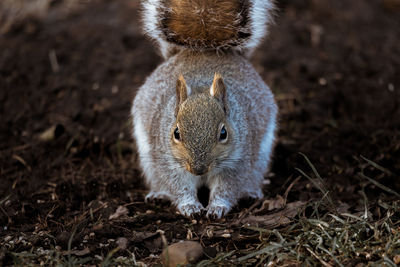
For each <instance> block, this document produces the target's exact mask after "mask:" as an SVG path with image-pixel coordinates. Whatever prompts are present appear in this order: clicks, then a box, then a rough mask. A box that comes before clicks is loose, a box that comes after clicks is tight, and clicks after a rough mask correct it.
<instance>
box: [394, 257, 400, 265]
mask: <svg viewBox="0 0 400 267" xmlns="http://www.w3.org/2000/svg"><path fill="white" fill-rule="evenodd" d="M393 261H394V263H396V264H397V265H399V264H400V255H396V256H394V257H393Z"/></svg>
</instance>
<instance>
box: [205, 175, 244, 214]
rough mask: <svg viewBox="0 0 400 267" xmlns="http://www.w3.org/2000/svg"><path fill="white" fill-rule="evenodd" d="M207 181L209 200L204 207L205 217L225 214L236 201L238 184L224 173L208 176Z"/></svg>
mask: <svg viewBox="0 0 400 267" xmlns="http://www.w3.org/2000/svg"><path fill="white" fill-rule="evenodd" d="M208 181H209V182H208V184H209V188H210V200H209V203H208V206H207V208H206V210H207V217H212V218H217V219H219V218H221V217H222V216H224V215H226V214H227V213H228V212H229V211H230V210H231V208H232V207H233V205H235V204H236V202H237V201H238V199H239V192H238V187H240V184H237V181H232V180H231V179H229V177H227V176H225V175H217V176H214V177H209V179H208ZM232 182H233V183H232Z"/></svg>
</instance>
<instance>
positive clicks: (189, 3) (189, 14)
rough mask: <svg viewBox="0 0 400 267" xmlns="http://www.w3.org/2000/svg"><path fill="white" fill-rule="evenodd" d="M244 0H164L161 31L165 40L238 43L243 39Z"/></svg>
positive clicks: (195, 44)
mask: <svg viewBox="0 0 400 267" xmlns="http://www.w3.org/2000/svg"><path fill="white" fill-rule="evenodd" d="M247 2H248V1H246V0H237V1H232V0H184V1H183V0H166V1H165V6H166V7H167V9H166V10H168V11H166V14H165V18H166V19H165V21H164V22H163V26H164V34H166V36H167V39H170V40H173V41H174V42H176V43H178V44H182V45H189V46H192V47H205V48H207V47H210V48H212V47H223V46H232V45H233V46H235V45H238V43H235V42H239V41H240V39H241V38H246V37H248V36H249V34H247V33H245V30H244V29H243V26H246V24H247V9H248V8H247V7H248V3H247Z"/></svg>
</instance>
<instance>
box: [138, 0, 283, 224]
mask: <svg viewBox="0 0 400 267" xmlns="http://www.w3.org/2000/svg"><path fill="white" fill-rule="evenodd" d="M143 10H144V12H143V22H144V28H145V31H146V33H147V34H148V35H149V36H150V37H152V38H153V39H154V40H155V41H156V43H157V44H158V46H159V49H160V52H161V54H162V55H163V56H164V58H165V61H164V62H163V63H162V64H161V65H160V66H158V68H157V69H156V70H155V71H154V72H153V73H152V74H151V75H150V76H149V77H148V78H147V79H146V81H145V83H144V84H143V85H142V86H141V87H140V88H139V89H138V91H137V94H136V96H135V98H134V101H133V106H132V110H131V115H132V118H133V120H132V121H133V136H134V139H135V141H136V145H137V150H138V155H139V163H140V166H141V168H142V172H143V174H144V177H145V180H146V184H147V185H148V187H149V188H150V192H149V193H148V194H147V196H146V200H151V199H167V200H170V201H171V202H172V203H173V204H174V205H175V206H176V208H177V210H178V211H179V212H180V213H181V214H182V215H184V216H187V217H191V216H194V215H196V214H200V213H202V212H203V211H205V212H206V214H207V217H212V218H221V217H222V216H224V215H226V214H227V213H228V212H229V211H230V210H231V209H232V207H233V206H234V205H235V204H237V202H238V200H239V199H241V198H244V197H251V198H262V197H263V193H262V185H263V180H264V175H265V174H266V173H267V171H268V166H269V163H270V158H271V153H272V149H273V145H274V139H275V132H276V121H277V114H278V108H277V105H276V103H275V100H274V97H273V94H272V92H271V90H270V89H269V88H268V86H267V85H266V84H265V83H264V82H263V80H262V78H261V77H260V76H259V74H258V73H257V72H256V70H255V69H254V68H253V66H252V65H251V63H250V62H249V61H248V57H249V56H250V55H251V53H252V52H253V51H254V49H255V48H256V47H257V45H258V44H259V43H260V41H261V40H262V38H263V37H264V35H265V34H266V32H267V24H268V23H269V22H270V20H271V10H272V3H271V1H269V0H147V1H145V2H144V3H143ZM201 186H206V187H208V188H209V190H210V194H209V201H208V205H207V207H203V205H202V204H201V203H200V202H199V200H198V197H197V191H198V189H199V188H200V187H201Z"/></svg>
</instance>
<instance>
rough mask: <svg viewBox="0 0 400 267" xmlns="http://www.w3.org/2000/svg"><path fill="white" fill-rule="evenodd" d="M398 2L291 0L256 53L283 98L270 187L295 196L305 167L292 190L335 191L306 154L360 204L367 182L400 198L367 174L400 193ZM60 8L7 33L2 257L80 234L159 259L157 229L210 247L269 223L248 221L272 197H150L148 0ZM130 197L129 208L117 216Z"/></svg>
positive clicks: (1, 63)
mask: <svg viewBox="0 0 400 267" xmlns="http://www.w3.org/2000/svg"><path fill="white" fill-rule="evenodd" d="M391 2H396V1H395V0H393V1H389V0H387V1H381V0H370V1H361V0H354V1H346V0H340V1H328V0H316V1H314V0H292V1H278V6H279V10H278V11H277V15H278V16H277V23H276V25H274V26H273V27H272V29H271V33H270V35H269V38H268V40H267V41H266V42H265V43H264V45H263V46H262V47H261V48H260V49H259V50H258V51H257V52H256V54H255V55H254V58H253V60H252V62H253V63H254V65H255V67H256V68H257V70H258V71H259V72H260V74H261V76H262V77H263V78H264V79H265V81H266V82H267V84H269V86H270V87H271V88H272V90H273V91H274V93H275V95H276V99H277V102H278V104H279V107H280V130H279V134H278V135H279V139H278V142H277V145H276V149H275V154H274V161H273V165H272V170H271V173H270V174H269V175H268V179H269V181H271V183H270V184H267V185H266V186H265V190H264V192H265V195H266V199H273V198H275V197H276V196H277V195H281V196H283V195H284V193H285V191H286V189H287V188H288V186H289V185H290V184H291V183H292V182H293V181H294V180H295V179H296V178H297V177H301V179H300V180H297V181H296V183H295V184H294V186H293V188H292V189H291V190H290V192H289V194H288V196H287V201H288V202H294V201H299V200H301V201H311V202H312V201H313V200H314V199H318V198H321V196H322V194H321V192H320V191H319V190H318V189H316V188H315V187H314V186H313V184H312V183H311V182H310V181H309V180H308V179H307V178H305V177H304V176H303V175H301V174H300V172H299V171H298V170H297V169H296V168H298V169H300V170H303V171H304V172H305V173H307V174H311V173H312V171H311V168H310V165H309V164H308V163H307V162H306V160H305V159H304V157H303V156H301V155H300V154H299V153H298V152H302V153H304V154H305V155H306V156H307V157H308V158H309V159H310V161H311V162H312V163H313V164H314V165H315V167H316V169H317V170H318V172H319V174H320V175H321V176H322V178H323V179H324V181H325V186H326V188H327V189H328V190H329V191H330V194H331V197H332V198H333V199H334V203H335V204H337V205H339V204H343V203H346V204H347V210H349V211H351V212H357V211H359V210H360V209H359V207H360V206H362V202H361V197H360V194H359V192H360V191H363V192H365V194H366V196H367V197H368V199H369V203H371V205H374V203H377V200H378V199H381V200H382V199H384V200H385V201H395V200H398V199H399V198H398V197H396V195H393V194H390V193H387V192H385V191H384V190H382V189H381V188H379V187H377V186H376V185H374V184H373V183H370V182H369V181H368V180H366V179H364V178H362V177H361V176H360V172H361V171H363V172H364V173H365V174H366V175H367V176H369V177H372V178H373V179H375V180H376V181H378V182H379V183H381V184H384V185H386V186H387V187H389V188H391V189H392V190H394V191H397V192H400V179H399V174H400V45H399V44H400V10H399V9H398V6H396V4H393V5H391V4H390V3H391ZM49 14H50V15H49V16H46V17H45V18H44V19H43V20H38V19H31V18H27V19H26V20H24V21H22V22H20V23H18V24H16V25H14V26H13V27H12V28H11V29H10V30H9V31H8V32H7V33H5V34H4V35H0V103H1V104H0V177H1V184H0V208H1V209H0V227H1V229H0V244H1V245H0V247H1V249H0V265H1V264H3V265H11V264H13V263H14V260H13V256H12V255H13V254H12V253H10V252H15V253H18V252H22V251H32V250H34V251H36V250H37V249H38V248H42V249H44V250H51V249H54V250H56V251H59V252H63V251H67V250H68V243H69V242H72V243H71V245H70V249H73V250H75V251H82V250H83V249H84V248H85V247H87V248H89V251H87V252H86V253H83V252H82V253H83V254H84V255H85V256H92V257H94V256H95V255H98V256H101V257H103V258H105V257H106V255H107V254H108V253H109V252H110V251H111V250H112V249H114V248H115V247H116V246H117V243H116V240H117V239H118V238H120V237H125V238H127V239H128V244H127V246H126V249H120V250H119V251H117V252H116V254H115V256H116V257H117V256H126V257H129V256H130V252H131V253H134V255H135V257H136V259H137V260H140V261H143V262H145V263H154V262H158V259H157V258H156V257H154V255H159V254H160V252H161V249H162V242H161V239H160V234H159V233H158V232H157V230H163V231H164V232H165V237H166V238H167V241H168V242H175V241H177V240H181V239H186V238H188V237H190V235H191V236H192V238H193V239H194V240H200V241H201V243H202V244H203V245H204V246H205V247H209V248H208V250H207V253H208V254H209V255H210V256H215V255H216V253H217V252H219V251H230V250H232V249H237V248H246V247H248V246H249V244H250V245H251V243H252V242H253V240H256V239H257V234H255V235H254V234H253V236H252V235H251V234H250V233H248V232H246V231H245V230H243V229H241V228H240V227H238V226H237V224H236V225H235V223H236V222H237V220H238V217H239V215H240V214H241V212H243V211H244V210H247V211H249V212H250V211H251V209H253V208H254V207H260V204H259V203H256V204H255V205H253V207H251V205H252V204H253V202H252V201H247V200H245V201H242V202H241V203H240V205H239V206H238V207H236V208H235V209H234V210H233V211H232V212H231V213H230V214H229V215H228V216H227V217H226V218H225V219H223V220H221V221H217V222H212V221H207V220H206V219H200V220H198V221H197V222H193V221H191V220H189V219H186V218H184V217H182V216H180V215H179V214H176V213H175V209H174V208H173V207H170V206H169V205H168V203H161V204H159V203H154V204H153V203H145V202H144V195H145V194H146V188H145V187H144V185H143V183H142V178H141V174H140V170H139V168H138V166H137V163H136V162H137V158H136V157H137V155H136V151H135V148H134V144H133V140H132V137H131V122H130V118H129V114H130V107H131V102H132V99H133V97H134V95H135V91H136V90H137V88H138V87H139V86H140V85H141V84H142V83H143V81H144V80H145V78H146V77H147V75H149V74H150V73H151V71H152V70H154V69H155V68H156V66H157V65H158V64H159V63H160V62H161V58H160V57H159V56H158V55H157V54H156V49H155V48H154V46H153V45H152V44H151V42H149V41H148V40H146V38H145V37H144V36H143V34H142V32H141V26H140V24H139V20H138V18H139V12H138V3H137V2H136V1H128V0H120V1H106V0H104V1H94V2H91V3H90V4H86V5H84V6H83V7H81V8H80V9H78V10H76V11H75V12H72V13H69V14H68V15H66V16H61V15H57V13H56V12H52V13H49ZM54 58H56V59H57V63H58V65H57V64H56V65H54ZM52 60H53V65H52V64H51V61H52ZM46 134H47V135H46ZM363 157H365V158H366V159H369V160H371V161H373V162H375V163H377V164H379V165H380V166H382V167H383V168H385V171H384V172H381V171H378V170H377V169H376V168H372V167H371V166H370V165H369V164H368V161H366V160H364V159H363ZM118 206H124V207H126V208H127V209H128V214H127V215H123V216H121V217H119V218H116V219H113V220H110V219H109V216H110V215H112V214H114V212H115V211H116V209H117V207H118ZM250 207H251V209H249V208H250ZM361 210H362V209H361ZM263 212H264V213H266V212H268V211H261V213H263ZM377 216H378V215H377ZM216 226H220V227H222V228H225V229H229V233H230V235H231V236H232V238H224V235H223V233H224V232H223V230H221V231H222V232H221V233H218V231H217V230H215V228H214V230H215V232H214V235H213V236H211V235H207V229H210V227H216ZM278 226H279V225H278ZM239 234H240V235H241V236H242V235H245V234H247V237H248V238H247V239H242V238H240V237H239ZM10 240H14V242H12V243H11V244H10V242H8V241H10ZM7 242H8V243H7ZM6 243H7V244H6ZM76 255H78V254H76ZM78 256H79V255H78Z"/></svg>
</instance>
